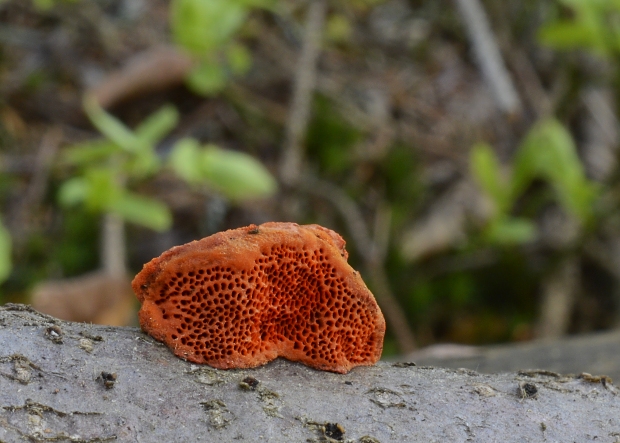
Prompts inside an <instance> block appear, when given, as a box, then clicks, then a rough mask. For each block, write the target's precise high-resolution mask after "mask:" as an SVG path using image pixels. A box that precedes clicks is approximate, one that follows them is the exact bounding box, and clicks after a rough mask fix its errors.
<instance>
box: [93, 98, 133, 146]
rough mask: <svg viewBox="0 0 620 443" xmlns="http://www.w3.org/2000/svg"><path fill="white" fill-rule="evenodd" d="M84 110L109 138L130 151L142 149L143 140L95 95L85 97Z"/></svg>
mask: <svg viewBox="0 0 620 443" xmlns="http://www.w3.org/2000/svg"><path fill="white" fill-rule="evenodd" d="M84 111H85V112H86V115H88V118H89V119H90V121H91V122H92V123H93V125H94V126H95V127H96V128H97V129H98V130H99V131H100V132H101V133H102V134H103V135H105V136H106V137H107V138H108V139H110V140H111V141H112V142H114V143H116V144H117V145H118V146H119V147H121V148H123V149H124V150H126V151H128V152H135V151H136V150H138V149H140V148H141V147H142V145H143V142H142V141H141V140H140V139H139V138H138V137H136V135H135V134H134V133H133V132H131V130H130V129H129V128H127V126H125V125H124V124H123V123H121V121H120V120H118V119H116V118H115V117H114V116H112V115H111V114H108V113H107V112H106V111H105V110H104V109H103V108H102V107H101V106H99V103H98V102H97V99H96V98H95V97H94V96H91V95H86V96H85V97H84Z"/></svg>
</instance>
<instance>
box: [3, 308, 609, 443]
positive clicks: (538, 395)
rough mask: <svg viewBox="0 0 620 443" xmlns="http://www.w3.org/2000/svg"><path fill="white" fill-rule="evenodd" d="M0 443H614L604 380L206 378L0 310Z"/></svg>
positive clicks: (125, 332) (290, 372) (140, 341)
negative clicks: (342, 442)
mask: <svg viewBox="0 0 620 443" xmlns="http://www.w3.org/2000/svg"><path fill="white" fill-rule="evenodd" d="M0 441H1V442H21V441H34V442H38V441H71V442H104V441H123V442H124V441H127V442H194V441H218V442H235V441H252V442H260V441H269V442H305V441H311V442H313V441H314V442H318V441H332V442H333V441H348V442H361V443H371V442H377V441H378V442H383V443H385V442H391V441H396V442H404V441H408V442H417V441H419V442H447V441H449V442H464V441H480V442H512V441H519V442H542V441H548V442H555V441H558V442H568V441H576V442H585V441H599V442H616V441H620V392H619V391H618V390H617V389H616V388H615V387H614V386H613V385H612V384H611V383H610V382H609V380H608V379H607V378H605V377H585V378H583V377H581V378H580V377H578V376H563V375H559V374H556V373H553V372H549V371H522V372H518V373H510V374H499V375H484V374H479V373H477V372H474V371H470V370H454V369H440V368H432V367H420V366H414V365H413V364H409V363H402V362H401V363H386V362H380V363H379V364H378V365H376V366H373V367H360V368H355V369H354V370H352V371H351V372H350V373H349V374H346V375H341V374H335V373H329V372H321V371H317V370H313V369H310V368H308V367H305V366H303V365H300V364H297V363H291V362H288V361H284V360H277V361H274V362H272V363H270V364H268V365H266V366H263V367H260V368H256V369H246V370H215V369H212V368H209V367H208V366H198V365H194V364H191V363H188V362H185V361H183V360H180V359H179V358H177V357H175V356H174V355H173V354H172V353H171V352H170V351H169V350H168V349H167V348H166V347H165V346H163V345H162V344H160V343H159V342H156V341H155V340H153V339H151V338H150V337H149V336H147V335H145V334H144V333H143V332H141V331H140V330H138V329H136V328H117V327H104V326H93V325H87V324H82V323H69V322H63V321H60V320H57V319H54V318H52V317H48V316H45V315H43V314H40V313H38V312H36V311H33V310H32V309H30V308H28V307H26V306H23V305H6V306H4V307H1V308H0Z"/></svg>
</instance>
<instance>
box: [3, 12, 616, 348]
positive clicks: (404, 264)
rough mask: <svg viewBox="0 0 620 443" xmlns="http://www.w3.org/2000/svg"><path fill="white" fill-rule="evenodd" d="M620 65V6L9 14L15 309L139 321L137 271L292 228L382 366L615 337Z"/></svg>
mask: <svg viewBox="0 0 620 443" xmlns="http://www.w3.org/2000/svg"><path fill="white" fill-rule="evenodd" d="M619 68H620V1H617V0H558V1H538V0H505V1H502V2H493V1H482V2H480V1H479V0H454V1H448V0H441V1H423V0H329V1H328V0H305V1H304V0H172V1H163V0H149V1H147V0H98V1H94V0H70V1H69V0H65V1H62V0H56V1H55V0H31V1H30V0H4V1H1V2H0V79H1V80H0V208H1V220H2V225H1V226H0V278H1V279H2V281H3V283H2V285H1V286H0V303H7V302H21V303H30V302H32V303H33V304H34V305H35V307H37V308H39V309H41V310H44V311H46V312H49V313H51V314H54V315H58V316H63V317H64V318H67V319H72V320H80V321H94V322H102V323H109V324H127V323H131V322H132V321H133V322H135V320H132V319H133V318H134V314H135V310H136V308H137V307H136V302H135V301H134V300H133V296H132V295H131V294H130V293H129V292H130V291H129V290H128V289H127V287H128V282H129V281H130V280H131V276H132V275H134V274H135V273H136V272H137V271H139V270H140V269H141V267H142V265H143V264H144V263H146V262H147V261H149V260H150V259H151V258H153V257H155V256H157V255H159V254H160V253H161V252H163V251H164V250H166V249H168V248H170V247H172V246H174V245H178V244H182V243H185V242H188V241H191V240H194V239H198V238H201V237H204V236H207V235H210V234H213V233H215V232H217V231H220V230H224V229H230V228H236V227H239V226H244V225H248V224H250V223H257V224H258V223H262V222H265V221H273V220H277V221H295V222H298V223H319V224H321V225H323V226H326V227H329V228H331V229H334V230H336V231H337V232H339V233H341V234H342V235H343V237H344V238H345V239H346V240H347V249H348V250H349V252H350V253H351V258H350V263H351V264H352V266H353V267H354V268H357V269H360V271H361V272H362V275H363V277H364V279H365V280H366V282H367V284H368V285H369V286H370V288H371V289H372V290H373V292H374V293H375V295H376V296H377V299H378V301H379V303H380V305H381V306H382V309H383V310H384V313H385V315H386V318H387V321H388V329H389V331H388V337H387V340H386V347H385V354H384V355H390V354H395V353H399V352H400V353H405V352H410V351H412V350H413V349H415V348H416V347H421V346H425V345H429V344H433V343H438V342H456V343H468V344H486V343H499V342H506V341H524V340H530V339H533V338H546V337H558V336H561V335H564V334H569V333H578V332H586V331H596V330H604V329H611V328H616V327H619V326H620V180H619V179H620V174H619V172H620V170H619V167H618V142H619V133H618V130H619V126H618V119H617V105H618V102H619V100H620V72H619ZM71 294H73V295H71ZM82 305H84V306H90V308H88V309H87V308H84V309H82V310H81V311H80V310H79V309H77V308H76V307H78V306H82ZM78 311H80V312H78ZM103 311H106V313H107V314H106V315H104V316H101V315H99V314H100V313H101V312H103Z"/></svg>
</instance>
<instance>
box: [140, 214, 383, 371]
mask: <svg viewBox="0 0 620 443" xmlns="http://www.w3.org/2000/svg"><path fill="white" fill-rule="evenodd" d="M344 245H345V242H344V240H343V239H342V238H341V237H340V236H339V235H338V234H336V233H335V232H333V231H331V230H329V229H326V228H323V227H321V226H318V225H306V226H299V225H297V224H295V223H275V222H273V223H265V224H262V225H260V226H256V225H251V226H248V227H245V228H239V229H233V230H229V231H225V232H220V233H217V234H214V235H212V236H210V237H206V238H204V239H202V240H199V241H194V242H191V243H188V244H185V245H182V246H177V247H174V248H172V249H170V250H168V251H166V252H164V253H163V254H162V255H161V256H159V257H157V258H155V259H153V260H151V261H150V262H149V263H147V264H146V265H144V268H143V269H142V271H141V272H140V273H139V274H138V275H137V276H136V277H135V279H134V281H133V288H134V291H135V293H136V295H137V296H138V299H139V300H140V302H141V303H142V307H141V309H140V312H139V319H140V325H141V327H142V329H143V330H144V331H146V332H147V333H149V334H150V335H151V336H153V337H154V338H155V339H157V340H160V341H162V342H164V343H165V344H166V345H167V346H168V347H169V348H170V349H171V350H172V351H173V352H174V353H175V354H176V355H177V356H179V357H181V358H183V359H186V360H189V361H192V362H196V363H206V364H209V365H211V366H213V367H216V368H221V369H229V368H249V367H255V366H259V365H261V364H264V363H266V362H268V361H270V360H273V359H274V358H276V357H284V358H287V359H289V360H293V361H299V362H302V363H305V364H307V365H309V366H312V367H314V368H317V369H323V370H328V371H333V372H340V373H346V372H348V371H349V370H350V369H351V368H352V367H355V366H359V365H371V364H374V363H375V362H376V361H377V360H378V359H379V357H380V356H381V350H382V347H383V337H384V334H385V321H384V319H383V315H382V314H381V311H380V309H379V307H378V306H377V303H376V302H375V299H374V297H373V295H372V293H371V292H370V291H369V290H368V288H367V287H366V285H365V284H364V282H363V281H362V279H361V277H360V275H359V273H357V272H355V271H354V270H353V269H352V268H351V267H350V266H349V264H348V263H347V261H346V260H347V257H348V254H347V252H346V251H345V249H344Z"/></svg>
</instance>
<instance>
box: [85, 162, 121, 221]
mask: <svg viewBox="0 0 620 443" xmlns="http://www.w3.org/2000/svg"><path fill="white" fill-rule="evenodd" d="M84 178H85V179H86V181H87V189H88V192H87V194H86V199H85V201H84V203H85V205H86V208H87V209H88V210H90V211H93V212H103V211H105V210H107V209H108V208H110V207H111V206H112V205H113V204H114V202H115V201H116V200H117V199H118V198H119V197H120V195H121V194H122V192H123V189H122V188H121V186H120V184H119V183H118V181H117V177H116V173H115V171H114V170H112V169H111V168H106V167H100V168H90V169H88V170H87V171H86V173H85V175H84Z"/></svg>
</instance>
